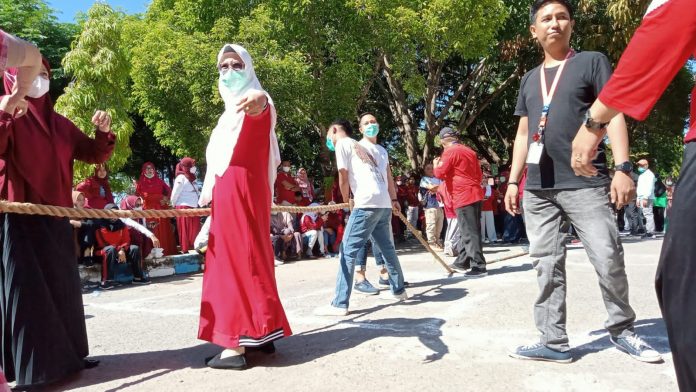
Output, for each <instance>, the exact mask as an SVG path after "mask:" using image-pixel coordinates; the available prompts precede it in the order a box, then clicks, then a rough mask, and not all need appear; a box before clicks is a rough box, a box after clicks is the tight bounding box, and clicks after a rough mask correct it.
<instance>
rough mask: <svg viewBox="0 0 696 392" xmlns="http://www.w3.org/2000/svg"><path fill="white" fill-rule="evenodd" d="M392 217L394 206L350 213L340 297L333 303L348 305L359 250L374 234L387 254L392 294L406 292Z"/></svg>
mask: <svg viewBox="0 0 696 392" xmlns="http://www.w3.org/2000/svg"><path fill="white" fill-rule="evenodd" d="M391 218H392V210H391V208H356V209H354V210H353V213H351V214H350V218H348V224H347V225H346V231H345V233H344V234H343V242H342V243H341V251H340V252H339V254H340V255H339V257H340V260H341V262H340V267H339V270H338V277H337V279H336V297H335V298H334V300H333V301H332V302H331V305H333V306H335V307H337V308H345V309H347V308H348V302H349V300H350V293H351V290H352V289H353V275H354V273H355V263H356V260H357V257H358V253H359V252H360V250H361V249H362V248H364V247H365V243H366V242H367V240H368V238H370V237H371V238H372V240H373V241H374V242H373V244H374V245H377V246H378V247H379V249H380V251H381V252H382V255H383V256H384V261H385V265H386V267H387V271H388V272H389V286H391V290H392V293H394V294H397V295H398V294H401V293H403V292H404V274H403V272H402V271H401V264H400V263H399V258H398V257H397V256H396V249H394V238H393V237H392V231H391Z"/></svg>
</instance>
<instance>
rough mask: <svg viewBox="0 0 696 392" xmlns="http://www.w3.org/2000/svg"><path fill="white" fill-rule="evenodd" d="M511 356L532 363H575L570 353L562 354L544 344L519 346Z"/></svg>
mask: <svg viewBox="0 0 696 392" xmlns="http://www.w3.org/2000/svg"><path fill="white" fill-rule="evenodd" d="M509 355H510V356H511V357H513V358H517V359H529V360H532V361H547V362H556V363H570V362H572V361H573V357H572V356H571V355H570V351H566V352H561V351H556V350H552V349H550V348H548V347H546V345H544V344H543V343H534V344H528V345H526V346H519V347H517V348H516V349H515V350H514V351H511V352H510V353H509Z"/></svg>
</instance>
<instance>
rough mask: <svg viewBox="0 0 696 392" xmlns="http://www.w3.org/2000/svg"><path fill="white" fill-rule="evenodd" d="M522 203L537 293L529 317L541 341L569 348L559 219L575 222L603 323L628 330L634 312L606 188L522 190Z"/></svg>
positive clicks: (617, 331) (615, 332) (614, 331)
mask: <svg viewBox="0 0 696 392" xmlns="http://www.w3.org/2000/svg"><path fill="white" fill-rule="evenodd" d="M524 207H525V208H524V216H525V221H526V225H527V236H528V237H529V245H530V247H529V255H530V256H531V257H533V258H536V260H535V261H534V268H535V269H536V271H537V281H538V284H539V297H538V298H537V300H536V303H535V304H534V320H535V322H536V326H537V329H538V330H539V332H540V333H541V343H543V344H545V345H546V346H547V347H549V348H551V349H553V350H557V351H568V350H570V346H569V345H568V334H567V333H566V315H567V311H566V268H565V262H566V245H565V238H566V233H564V232H562V230H561V227H562V224H563V222H564V220H565V219H567V220H568V221H569V222H570V223H571V224H572V225H573V227H575V230H576V231H577V235H578V237H579V238H580V240H581V241H582V243H583V244H584V245H585V251H586V252H587V256H588V258H589V259H590V262H591V263H592V265H593V266H594V268H595V271H596V272H597V277H598V278H599V288H600V291H601V293H602V298H603V299H604V305H605V306H606V309H607V313H608V314H609V318H608V319H607V321H606V322H605V323H604V326H605V327H606V328H607V330H609V333H610V334H611V335H612V336H615V337H617V336H622V337H623V336H629V335H632V334H633V322H634V321H635V318H636V315H635V312H634V311H633V309H632V308H631V306H630V305H629V303H628V279H627V278H626V271H625V268H624V252H623V247H622V246H621V242H620V240H619V232H618V229H617V227H616V217H615V214H614V211H613V209H612V206H611V203H610V201H609V190H608V188H604V187H598V188H585V189H569V190H541V191H539V190H525V192H524Z"/></svg>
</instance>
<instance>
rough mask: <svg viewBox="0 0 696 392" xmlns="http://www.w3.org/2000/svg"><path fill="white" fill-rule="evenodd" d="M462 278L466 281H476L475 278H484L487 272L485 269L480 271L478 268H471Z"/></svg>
mask: <svg viewBox="0 0 696 392" xmlns="http://www.w3.org/2000/svg"><path fill="white" fill-rule="evenodd" d="M464 276H465V277H466V278H467V279H476V278H483V277H484V276H488V271H486V270H485V269H480V268H476V267H474V268H472V269H470V270H469V271H467V272H465V273H464Z"/></svg>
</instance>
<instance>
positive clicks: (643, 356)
mask: <svg viewBox="0 0 696 392" xmlns="http://www.w3.org/2000/svg"><path fill="white" fill-rule="evenodd" d="M609 340H611V342H612V343H614V346H616V348H618V349H619V350H621V351H623V352H625V353H626V354H628V355H630V356H631V358H633V359H636V360H639V361H641V362H651V363H655V362H662V355H660V353H658V352H657V351H655V349H654V348H652V347H650V345H649V344H648V343H646V342H645V341H644V340H643V339H641V338H640V337H639V336H638V335H631V336H626V337H623V338H621V337H618V338H615V337H613V336H612V337H610V338H609Z"/></svg>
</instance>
